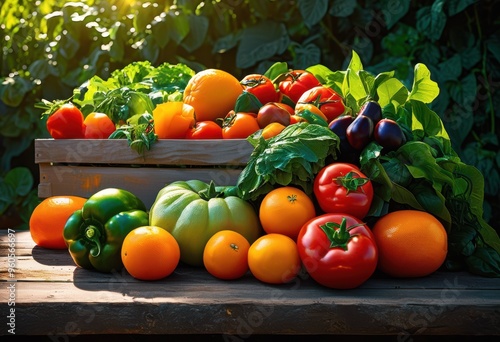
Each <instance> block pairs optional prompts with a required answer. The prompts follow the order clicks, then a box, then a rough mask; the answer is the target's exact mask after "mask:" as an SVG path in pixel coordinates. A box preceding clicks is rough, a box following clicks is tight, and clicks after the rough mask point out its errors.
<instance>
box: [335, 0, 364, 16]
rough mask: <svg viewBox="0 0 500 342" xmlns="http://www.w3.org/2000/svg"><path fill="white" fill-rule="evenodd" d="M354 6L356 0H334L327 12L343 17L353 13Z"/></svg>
mask: <svg viewBox="0 0 500 342" xmlns="http://www.w3.org/2000/svg"><path fill="white" fill-rule="evenodd" d="M356 6H357V1H356V0H335V1H333V4H332V5H331V7H330V11H329V12H328V13H329V14H330V15H331V16H333V17H340V18H345V17H348V16H350V15H351V14H353V13H354V9H355V8H356Z"/></svg>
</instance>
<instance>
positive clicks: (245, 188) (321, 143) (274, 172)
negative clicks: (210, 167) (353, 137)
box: [237, 122, 339, 200]
mask: <svg viewBox="0 0 500 342" xmlns="http://www.w3.org/2000/svg"><path fill="white" fill-rule="evenodd" d="M248 141H249V142H250V143H251V144H252V145H253V146H254V151H253V152H252V154H251V155H250V159H249V161H248V163H247V166H246V167H245V168H244V169H243V171H242V172H241V174H240V176H239V178H238V181H237V187H238V188H239V191H240V193H241V195H242V198H244V199H249V200H256V199H258V198H259V197H260V196H261V195H264V194H265V193H266V192H268V191H269V190H270V189H272V188H274V187H276V186H284V185H290V184H291V185H295V186H298V187H301V188H302V189H303V190H304V191H305V192H306V193H308V194H310V193H312V180H313V179H314V175H315V174H316V173H317V172H319V170H320V169H321V168H322V167H323V166H324V165H325V160H326V158H327V157H333V156H335V153H336V152H335V151H336V149H337V148H338V143H339V138H338V137H337V135H336V134H334V133H333V132H332V131H330V129H329V128H328V127H323V126H319V125H315V124H309V123H307V122H302V123H298V124H294V125H290V126H287V127H286V128H285V129H284V130H283V131H282V132H281V133H280V134H278V135H276V136H274V137H272V138H270V139H268V140H265V139H263V138H262V137H260V138H257V137H254V136H251V137H249V138H248Z"/></svg>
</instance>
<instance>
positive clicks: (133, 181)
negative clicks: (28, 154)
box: [38, 163, 241, 207]
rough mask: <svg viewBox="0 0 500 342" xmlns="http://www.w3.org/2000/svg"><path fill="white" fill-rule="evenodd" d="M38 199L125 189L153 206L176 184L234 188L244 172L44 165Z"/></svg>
mask: <svg viewBox="0 0 500 342" xmlns="http://www.w3.org/2000/svg"><path fill="white" fill-rule="evenodd" d="M39 168H40V184H39V186H38V196H39V197H40V198H47V197H50V196H58V195H73V196H82V197H90V196H91V195H93V194H94V193H96V192H97V191H99V190H102V189H104V188H113V187H116V188H120V189H125V190H128V191H130V192H132V193H133V194H135V195H136V196H138V197H139V198H140V199H141V200H142V201H143V202H144V204H146V206H148V207H149V206H151V205H152V204H153V202H154V200H155V199H156V195H157V194H158V191H160V190H161V189H162V188H163V187H164V186H165V185H167V184H168V183H171V182H173V181H176V180H190V179H198V180H201V181H205V182H210V181H211V180H213V181H214V182H215V183H216V185H234V184H236V181H237V180H238V176H239V174H240V173H241V169H237V168H235V167H229V166H228V167H220V168H188V167H186V168H162V167H110V166H100V167H92V166H75V165H51V164H46V163H42V164H39Z"/></svg>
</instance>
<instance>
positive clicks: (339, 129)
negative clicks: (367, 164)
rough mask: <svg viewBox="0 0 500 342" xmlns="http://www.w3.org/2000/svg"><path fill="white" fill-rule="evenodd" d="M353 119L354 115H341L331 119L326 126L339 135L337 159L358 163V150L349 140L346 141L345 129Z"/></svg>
mask: <svg viewBox="0 0 500 342" xmlns="http://www.w3.org/2000/svg"><path fill="white" fill-rule="evenodd" d="M353 121H354V117H352V116H350V115H342V116H339V117H337V118H336V119H333V120H332V121H331V122H330V124H329V125H328V127H329V128H330V130H331V131H332V132H333V133H335V134H336V135H337V136H338V137H339V140H340V145H339V152H340V155H339V156H338V158H337V161H339V162H346V163H351V164H355V165H359V151H357V150H355V149H354V148H353V147H352V146H351V144H349V141H347V133H346V130H347V127H349V125H350V124H351V123H352V122H353Z"/></svg>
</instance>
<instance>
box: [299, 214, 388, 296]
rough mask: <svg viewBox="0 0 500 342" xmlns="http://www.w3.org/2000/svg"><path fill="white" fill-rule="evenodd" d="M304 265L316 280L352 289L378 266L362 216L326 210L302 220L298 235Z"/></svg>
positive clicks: (376, 253) (369, 233) (368, 231)
mask: <svg viewBox="0 0 500 342" xmlns="http://www.w3.org/2000/svg"><path fill="white" fill-rule="evenodd" d="M297 248H298V250H299V255H300V259H301V261H302V264H303V265H304V268H305V269H306V271H307V272H308V273H309V275H310V276H311V278H313V279H314V280H315V281H317V282H318V283H319V284H321V285H323V286H326V287H330V288H334V289H352V288H355V287H358V286H360V285H361V284H363V283H364V282H365V281H367V280H368V279H369V278H370V277H371V276H372V274H373V273H374V272H375V269H376V268H377V262H378V249H377V245H376V243H375V240H374V237H373V234H372V232H371V230H370V228H369V227H368V226H366V225H365V224H364V223H363V222H362V221H361V220H359V219H357V218H355V217H353V216H350V215H346V214H332V213H327V214H323V215H320V216H317V217H315V218H313V219H312V220H310V221H308V222H307V223H305V224H304V226H303V227H302V229H301V230H300V232H299V236H298V237H297Z"/></svg>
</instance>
